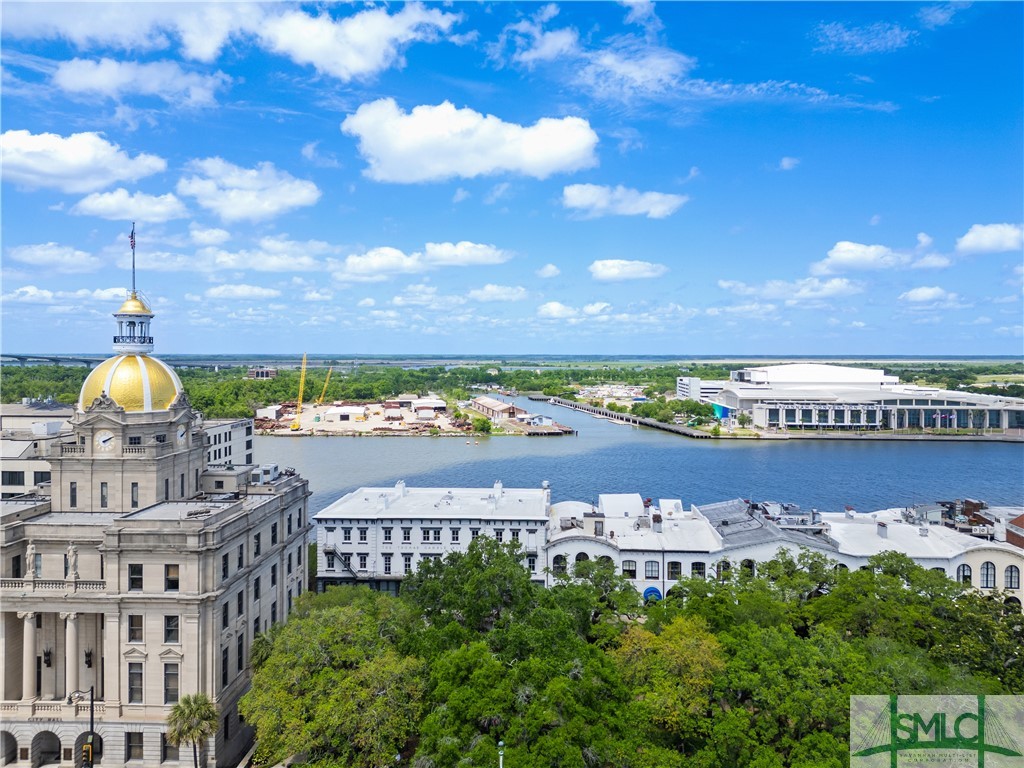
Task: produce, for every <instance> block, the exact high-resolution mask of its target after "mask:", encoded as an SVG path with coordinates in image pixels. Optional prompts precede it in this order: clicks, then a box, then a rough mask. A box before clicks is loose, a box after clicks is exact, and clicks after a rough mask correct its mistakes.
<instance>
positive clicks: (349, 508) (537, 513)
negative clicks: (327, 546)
mask: <svg viewBox="0 0 1024 768" xmlns="http://www.w3.org/2000/svg"><path fill="white" fill-rule="evenodd" d="M547 498H548V496H547V491H545V490H544V489H542V488H505V487H503V486H502V485H501V483H495V484H494V486H492V487H490V488H408V487H406V485H405V483H403V482H401V481H399V482H398V483H396V484H395V485H394V486H393V487H390V488H359V489H358V490H355V491H353V492H352V493H349V494H347V495H346V496H343V497H342V498H340V499H338V500H337V501H336V502H334V503H333V504H331V505H330V506H328V507H326V508H325V509H322V510H320V512H318V513H317V514H316V515H315V516H314V519H315V520H316V521H317V522H320V523H330V522H332V521H337V520H353V519H357V520H378V519H403V518H404V519H413V518H419V519H434V520H439V519H453V518H454V519H459V518H462V519H478V520H489V519H490V520H510V519H521V520H532V521H534V522H536V523H537V524H538V525H544V524H545V523H546V522H547V519H548V504H547Z"/></svg>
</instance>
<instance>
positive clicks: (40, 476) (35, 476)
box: [32, 472, 50, 485]
mask: <svg viewBox="0 0 1024 768" xmlns="http://www.w3.org/2000/svg"><path fill="white" fill-rule="evenodd" d="M48 482H50V473H49V472H33V473H32V483H33V484H34V485H39V484H40V483H48Z"/></svg>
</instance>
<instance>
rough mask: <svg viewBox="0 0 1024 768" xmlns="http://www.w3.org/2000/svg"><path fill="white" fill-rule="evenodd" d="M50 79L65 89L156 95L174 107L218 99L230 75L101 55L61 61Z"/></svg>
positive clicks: (207, 103)
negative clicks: (203, 72) (114, 58)
mask: <svg viewBox="0 0 1024 768" xmlns="http://www.w3.org/2000/svg"><path fill="white" fill-rule="evenodd" d="M53 82H54V84H55V85H56V86H57V87H58V88H60V89H61V90H63V91H64V92H66V93H83V94H98V95H100V96H106V97H107V98H110V99H117V100H119V99H121V98H122V97H123V96H124V95H139V96H156V97H157V98H160V99H163V100H164V101H166V102H167V103H168V104H173V105H174V106H177V107H210V106H213V105H215V104H216V103H217V97H216V95H217V91H218V90H220V89H221V88H224V87H226V86H227V85H228V84H230V82H231V78H230V77H228V76H227V75H225V74H224V73H223V72H217V73H216V74H213V75H201V74H198V73H196V72H186V71H185V70H183V69H182V68H181V66H180V65H179V64H177V63H176V62H173V61H155V62H151V63H148V64H140V63H138V62H134V61H115V60H113V59H106V58H104V59H100V60H99V61H91V60H89V59H72V60H71V61H62V62H60V64H59V65H58V66H57V71H56V72H54V74H53Z"/></svg>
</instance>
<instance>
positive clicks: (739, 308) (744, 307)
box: [705, 301, 833, 325]
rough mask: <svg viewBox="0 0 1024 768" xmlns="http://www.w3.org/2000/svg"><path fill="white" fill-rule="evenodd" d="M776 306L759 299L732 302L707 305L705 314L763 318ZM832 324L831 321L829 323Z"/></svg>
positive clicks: (772, 311)
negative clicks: (737, 302) (743, 302)
mask: <svg viewBox="0 0 1024 768" xmlns="http://www.w3.org/2000/svg"><path fill="white" fill-rule="evenodd" d="M775 310H776V306H775V305H774V304H766V303H763V302H759V301H753V302H748V303H747V304H733V305H731V306H728V307H708V308H707V309H706V310H705V314H707V315H710V316H711V317H717V316H719V315H743V316H744V317H753V318H763V317H766V316H767V315H771V314H774V313H775ZM829 324H830V325H832V324H833V323H831V322H830V323H829Z"/></svg>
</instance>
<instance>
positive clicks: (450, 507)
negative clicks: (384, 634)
mask: <svg viewBox="0 0 1024 768" xmlns="http://www.w3.org/2000/svg"><path fill="white" fill-rule="evenodd" d="M550 498H551V496H550V491H549V490H548V489H547V488H505V487H504V486H502V484H501V483H500V482H498V483H495V484H494V486H493V487H492V488H453V489H445V488H408V487H406V485H405V483H404V482H398V483H397V484H396V485H395V486H394V487H391V488H360V489H358V490H356V491H353V492H352V493H349V494H347V495H346V496H344V497H342V498H341V499H339V500H338V501H336V502H334V503H333V504H331V505H330V506H329V507H327V508H326V509H323V510H321V511H320V512H318V513H317V514H316V515H315V520H316V523H317V526H316V541H317V569H316V573H317V585H316V588H317V590H318V591H321V592H322V591H323V590H324V589H326V588H327V587H328V586H330V585H332V584H353V583H362V584H369V586H370V587H371V588H373V589H379V590H381V591H385V592H393V593H394V592H397V591H398V584H399V582H400V581H401V580H402V578H403V577H404V576H405V575H406V574H408V573H412V572H413V571H414V570H415V569H416V568H417V567H418V565H419V563H421V562H422V561H423V560H424V559H426V558H429V557H443V556H444V555H446V554H448V553H449V552H465V551H466V550H467V549H468V548H469V543H470V542H471V541H473V539H475V538H477V537H479V536H490V537H491V538H494V539H497V540H498V541H519V542H520V544H522V547H523V558H524V559H523V564H524V565H525V566H526V567H527V568H528V569H529V570H530V573H531V574H532V575H533V576H534V578H536V579H537V580H538V581H540V580H543V579H544V569H545V568H547V564H548V563H547V559H546V554H545V544H546V542H547V524H548V506H549V503H550Z"/></svg>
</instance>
